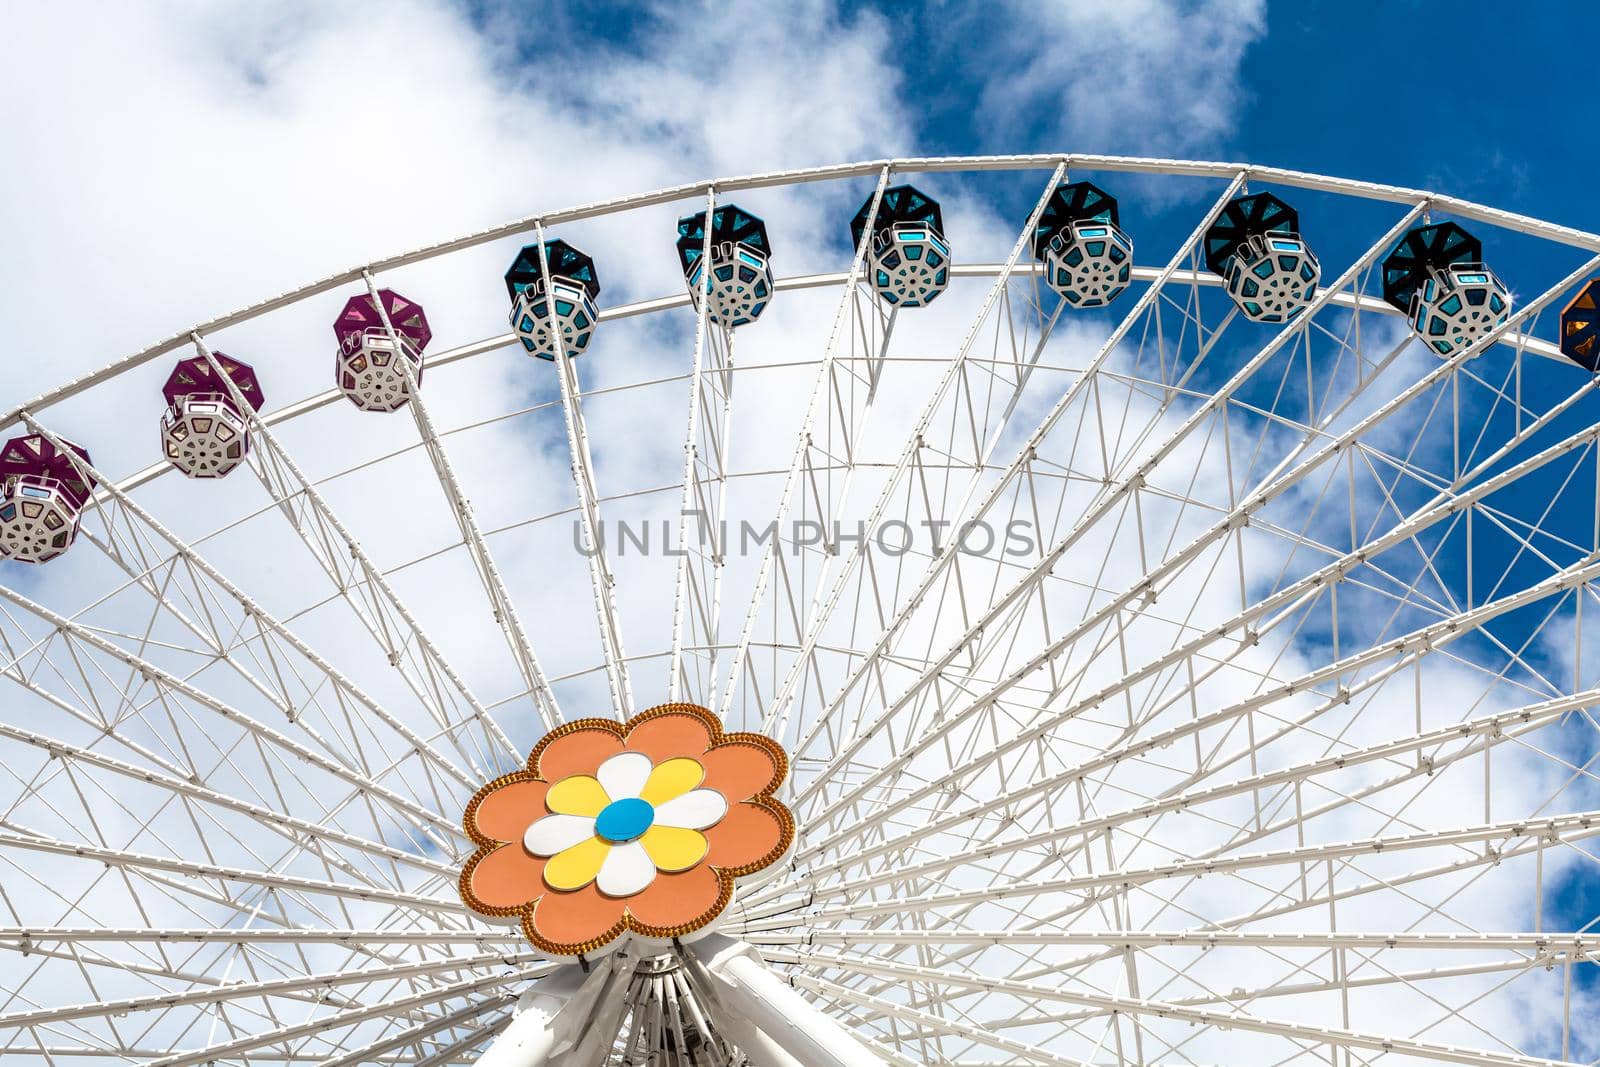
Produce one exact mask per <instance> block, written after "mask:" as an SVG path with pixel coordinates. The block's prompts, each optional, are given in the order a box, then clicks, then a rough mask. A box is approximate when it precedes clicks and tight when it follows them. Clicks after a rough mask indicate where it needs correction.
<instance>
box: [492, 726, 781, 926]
mask: <svg viewBox="0 0 1600 1067" xmlns="http://www.w3.org/2000/svg"><path fill="white" fill-rule="evenodd" d="M788 770H789V761H788V758H787V757H786V756H785V755H784V753H783V749H781V748H780V747H778V745H777V744H776V743H775V742H773V741H772V740H770V739H769V738H766V737H762V736H761V735H760V734H749V733H737V734H724V733H723V732H722V726H721V724H720V723H718V722H717V720H716V717H715V716H713V715H712V714H711V713H710V712H709V711H707V710H706V709H705V708H702V707H698V706H696V705H694V704H663V705H661V706H660V707H655V708H651V709H650V710H648V711H645V712H641V713H640V714H638V715H635V716H634V717H633V718H631V719H629V720H628V721H627V722H626V723H618V722H614V721H612V720H609V719H582V720H579V721H578V722H573V723H568V724H567V725H565V726H561V727H558V728H557V729H555V730H552V731H551V732H550V733H548V734H546V735H545V736H544V738H543V739H542V740H541V741H540V742H539V743H538V744H537V745H535V746H534V748H533V752H532V753H531V754H530V755H529V756H528V768H527V770H523V771H516V772H514V773H512V774H507V775H504V776H503V777H500V778H496V779H495V780H494V781H492V782H490V783H489V784H488V785H486V786H484V787H483V788H482V789H480V790H478V792H477V794H476V795H475V796H474V797H473V798H472V800H471V801H469V802H468V804H467V812H466V816H465V818H464V819H463V820H462V821H463V825H464V826H465V827H466V831H467V835H468V836H469V837H471V838H472V840H473V842H474V843H476V844H477V846H478V850H477V851H476V852H474V853H473V854H472V856H471V858H470V859H468V860H467V864H466V867H465V868H464V869H463V870H462V872H461V899H462V900H464V901H466V903H467V906H468V907H470V908H472V909H473V910H474V911H478V912H481V913H483V914H484V915H495V916H510V915H518V916H521V918H522V929H523V932H524V933H526V934H527V936H528V940H529V941H531V942H533V944H534V946H535V947H536V948H538V949H539V950H540V951H541V952H545V953H547V954H550V955H555V956H582V955H588V954H590V953H593V952H596V951H598V950H600V949H602V948H605V947H606V946H607V945H610V944H611V943H612V942H614V941H616V940H617V939H618V938H620V937H622V936H623V935H624V934H627V933H632V934H634V935H637V936H640V937H645V938H653V939H657V940H662V941H668V940H672V939H673V938H681V937H686V936H688V935H690V934H693V933H696V932H699V931H701V930H704V929H706V928H707V927H708V926H710V925H711V923H713V922H714V921H715V920H716V918H717V916H719V915H720V914H722V910H723V909H724V908H726V907H727V906H728V901H730V900H731V899H733V883H734V879H735V878H737V877H739V876H740V875H746V874H751V873H753V872H755V871H759V870H761V869H762V868H764V867H768V866H770V865H771V864H773V863H775V862H776V861H777V860H778V858H779V857H780V856H782V855H783V854H784V853H785V852H787V851H788V850H789V846H790V845H791V844H792V843H793V842H794V817H793V816H792V815H790V814H789V809H788V808H786V807H784V806H783V804H781V803H779V802H778V801H777V800H776V799H774V797H773V793H774V792H775V791H776V790H777V788H778V786H779V785H781V784H782V783H783V779H784V776H785V775H786V774H787V773H788Z"/></svg>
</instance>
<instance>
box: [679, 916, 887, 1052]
mask: <svg viewBox="0 0 1600 1067" xmlns="http://www.w3.org/2000/svg"><path fill="white" fill-rule="evenodd" d="M684 956H685V958H686V962H689V963H690V965H691V968H692V973H693V974H694V976H695V978H696V979H698V983H697V984H698V985H699V986H700V988H701V989H702V990H703V991H704V992H705V993H706V998H705V1007H706V1011H707V1013H708V1014H709V1015H710V1016H711V1021H712V1022H713V1023H714V1024H716V1027H717V1029H718V1030H719V1031H721V1032H722V1033H723V1034H724V1035H725V1036H726V1037H727V1038H728V1039H729V1040H731V1041H732V1042H733V1043H734V1044H735V1045H737V1046H738V1047H739V1048H741V1049H743V1050H744V1051H745V1054H746V1055H748V1056H750V1057H751V1059H752V1060H756V1059H757V1057H758V1056H760V1060H759V1062H762V1063H772V1064H773V1065H774V1067H788V1065H789V1064H790V1063H793V1064H795V1065H797V1067H884V1064H885V1063H886V1062H888V1061H886V1060H884V1059H883V1058H881V1057H880V1056H878V1055H876V1054H875V1053H873V1052H872V1051H871V1050H870V1049H869V1048H868V1047H867V1046H866V1044H865V1043H863V1042H862V1041H861V1039H860V1038H858V1037H857V1036H856V1035H855V1034H854V1033H852V1032H851V1031H850V1030H849V1029H848V1028H846V1027H845V1026H843V1025H842V1024H840V1023H839V1022H838V1021H837V1020H835V1019H833V1018H831V1017H829V1016H827V1015H825V1014H823V1013H822V1012H821V1011H819V1010H817V1007H816V1005H814V1004H812V1003H811V1002H810V1001H809V1000H807V999H806V998H805V997H803V996H801V995H800V994H799V993H797V992H795V990H794V988H793V987H792V986H790V985H789V984H788V983H786V982H784V981H783V980H782V979H781V978H779V977H778V976H777V975H776V974H774V973H773V971H772V969H771V968H770V967H768V966H767V964H766V961H765V960H763V959H762V958H761V956H760V955H759V954H758V953H757V952H756V950H755V949H754V948H752V947H751V946H749V945H747V944H745V943H744V942H743V941H735V940H733V939H732V938H729V937H724V936H722V935H720V934H711V935H709V936H707V937H704V938H702V939H700V940H698V941H695V942H694V943H693V944H691V945H689V946H688V947H687V951H686V952H685V953H684ZM774 1046H775V1047H774ZM780 1049H781V1050H782V1052H781V1058H780V1054H779V1051H778V1050H780ZM758 1050H759V1051H758ZM763 1054H764V1055H763Z"/></svg>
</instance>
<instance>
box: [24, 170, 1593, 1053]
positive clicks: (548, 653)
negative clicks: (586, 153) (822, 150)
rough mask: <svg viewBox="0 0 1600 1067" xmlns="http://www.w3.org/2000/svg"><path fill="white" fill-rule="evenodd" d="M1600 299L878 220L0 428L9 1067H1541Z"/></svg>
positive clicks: (1235, 209)
mask: <svg viewBox="0 0 1600 1067" xmlns="http://www.w3.org/2000/svg"><path fill="white" fill-rule="evenodd" d="M941 200H942V201H943V203H941ZM786 211H787V212H791V213H792V220H786V218H785V212H786ZM947 216H948V217H947ZM819 219H820V220H824V221H825V222H826V228H825V230H824V232H818V229H817V226H816V225H815V223H816V222H817V221H818V220H819ZM1174 219H1180V220H1181V221H1180V222H1178V223H1176V224H1175V223H1174V222H1173V220H1174ZM507 262H509V263H510V266H509V269H507V268H506V266H505V264H506V263H507ZM1597 276H1600V236H1596V235H1593V234H1588V233H1582V232H1578V231H1575V230H1572V229H1567V228H1564V227H1561V226H1558V225H1554V224H1551V223H1547V222H1542V221H1538V220H1534V219H1530V218H1526V217H1522V216H1519V215H1515V214H1510V213H1507V212H1504V211H1500V210H1496V209H1492V208H1486V207H1481V206H1478V205H1475V204H1471V203H1467V202H1464V201H1461V200H1457V199H1454V198H1451V197H1448V196H1444V195H1439V194H1434V193H1428V192H1422V191H1417V190H1409V189H1402V188H1394V187H1388V186H1381V185H1374V184H1368V183H1363V182H1356V181H1349V180H1344V179H1337V178H1328V177H1321V176H1316V175H1310V174H1304V173H1297V172H1291V171H1285V170H1280V169H1275V168H1271V167H1264V166H1255V165H1243V164H1224V163H1197V162H1183V161H1171V160H1151V159H1132V158H1120V157H1093V156H1077V155H1073V156H1014V157H982V158H938V159H902V160H893V161H875V162H867V163H859V164H848V165H841V166H834V167H825V168H818V169H812V170H804V171H790V172H784V173H774V174H766V175H759V176H754V177H743V178H734V179H719V180H715V181H707V182H700V183H695V184H691V185H685V186H681V187H676V188H670V189H663V190H658V191H655V192H648V193H642V194H639V195H636V196H630V197H625V198H621V199H616V200H609V201H605V202H601V203H595V204H591V205H588V206H584V207H579V208H575V209H571V210H562V211H548V212H544V213H541V214H539V215H537V216H534V217H530V218H524V219H519V220H516V221H513V222H511V223H508V224H506V225H504V226H500V227H497V228H495V229H493V230H488V231H483V232H480V233H475V234H469V235H467V236H464V237H461V238H457V239H453V240H450V241H446V242H442V243H440V244H437V245H433V246H430V247H427V248H423V249H421V250H419V251H416V252H413V253H408V254H405V255H401V256H396V257H393V258H390V259H387V260H382V261H376V262H373V263H369V264H366V265H364V266H361V267H358V268H355V269H352V270H348V271H345V272H343V273H341V274H337V275H334V276H331V277H327V278H324V279H321V280H319V281H316V282H314V283H311V284H309V285H306V286H304V287H302V288H300V289H297V290H294V291H292V292H289V293H286V294H284V295H282V296H279V297H275V298H273V299H270V300H266V301H263V302H262V303H260V304H257V305H254V306H251V307H248V308H245V309H243V310H241V311H239V312H236V313H233V314H230V315H227V316H224V317H222V318H219V319H217V320H215V321H212V322H208V323H204V324H200V325H197V326H194V327H192V328H188V329H183V330H181V331H179V332H177V333H175V334H174V335H173V336H172V337H171V338H169V339H167V340H164V341H162V342H160V343H158V344H156V345H153V346H152V347H150V348H148V349H145V350H144V351H141V352H138V353H135V354H133V355H131V356H128V357H126V358H123V359H120V360H117V361H115V362H113V363H111V364H109V365H107V366H106V367H105V368H104V369H103V370H100V371H98V372H95V373H93V374H90V375H87V376H85V377H83V378H80V379H78V380H75V381H71V382H68V383H66V384H64V385H62V386H61V387H59V388H57V389H54V390H52V391H51V392H49V393H47V394H45V395H43V396H40V397H37V398H34V399H31V400H26V401H25V402H24V401H21V400H20V398H15V397H12V398H6V400H7V402H6V405H5V406H6V410H5V412H4V414H3V415H0V423H3V425H0V430H3V431H4V433H3V440H4V443H3V449H0V479H3V498H0V560H3V562H0V661H3V664H4V673H5V676H6V679H7V684H6V685H5V688H4V692H5V698H4V700H3V702H0V756H3V758H0V767H3V775H0V778H3V782H0V802H3V806H0V811H3V815H0V961H3V962H0V994H3V995H0V1058H4V1059H5V1061H6V1062H7V1063H8V1064H9V1063H12V1062H15V1063H18V1064H23V1065H25V1064H73V1063H80V1062H104V1063H138V1064H149V1065H155V1064H161V1065H173V1067H175V1065H182V1064H224V1063H226V1064H235V1063H238V1064H274V1065H277V1064H282V1065H289V1064H304V1063H320V1064H460V1063H481V1064H485V1065H490V1067H535V1065H540V1064H573V1065H601V1064H622V1065H633V1067H658V1065H661V1067H664V1065H674V1067H679V1065H706V1067H737V1065H740V1064H752V1065H755V1067H762V1065H779V1067H785V1065H802V1067H836V1065H851V1067H856V1065H867V1064H902V1065H903V1064H946V1063H950V1064H1112V1063H1115V1064H1119V1065H1128V1064H1139V1065H1144V1064H1221V1063H1225V1064H1230V1065H1232V1064H1244V1063H1250V1064H1277V1065H1281V1064H1331V1065H1334V1067H1344V1065H1351V1064H1363V1063H1374V1062H1382V1063H1385V1064H1389V1063H1418V1064H1420V1063H1429V1064H1431V1063H1463V1064H1484V1065H1489V1064H1496V1065H1498V1064H1545V1063H1553V1062H1571V1063H1590V1062H1594V1061H1595V1060H1596V1058H1597V1057H1600V1024H1597V1023H1596V1022H1595V1019H1596V1018H1600V962H1597V958H1596V951H1597V942H1600V928H1597V926H1596V924H1597V923H1600V893H1597V889H1600V852H1597V850H1596V841H1597V838H1600V777H1597V766H1596V764H1597V761H1600V722H1597V721H1596V719H1595V717H1594V710H1595V708H1596V706H1597V705H1600V622H1597V621H1596V620H1595V618H1594V614H1595V608H1594V607H1591V606H1590V605H1592V604H1596V603H1597V596H1596V593H1597V587H1596V582H1597V581H1600V420H1597V414H1600V400H1597V399H1596V398H1595V397H1594V396H1592V395H1591V394H1592V393H1593V392H1594V391H1595V389H1596V382H1597V378H1596V376H1595V372H1596V370H1597V369H1600V351H1597V350H1596V348H1595V344H1596V337H1597V335H1600V313H1597V310H1596V300H1597V298H1600V281H1597V280H1595V279H1596V278H1597ZM612 279H621V281H620V282H618V281H613V280H612ZM608 290H610V291H611V292H613V293H621V294H622V295H621V297H620V298H618V297H616V296H610V298H609V299H607V296H608V295H609V294H608V292H607V291H608ZM1514 292H1515V295H1514ZM464 294H467V295H464ZM484 308H492V309H493V311H492V314H487V313H484V312H483V310H482V309H484ZM330 321H331V323H332V325H333V336H332V337H331V338H330V337H328V336H327V327H328V324H329V322H330ZM330 371H331V373H330ZM625 639H626V640H625Z"/></svg>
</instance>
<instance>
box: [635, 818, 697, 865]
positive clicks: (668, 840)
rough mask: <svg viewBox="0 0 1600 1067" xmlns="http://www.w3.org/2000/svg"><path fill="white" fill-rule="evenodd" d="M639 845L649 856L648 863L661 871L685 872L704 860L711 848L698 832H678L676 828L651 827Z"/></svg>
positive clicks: (640, 839)
mask: <svg viewBox="0 0 1600 1067" xmlns="http://www.w3.org/2000/svg"><path fill="white" fill-rule="evenodd" d="M639 843H640V844H641V845H643V846H644V850H645V851H646V852H647V853H649V854H650V862H651V863H654V864H655V865H656V868H657V869H658V870H663V871H686V870H688V869H689V868H690V867H693V866H694V865H695V864H697V863H699V862H700V861H701V860H703V859H705V858H706V851H707V850H708V849H709V848H710V847H711V846H710V845H709V844H708V843H707V841H706V835H705V834H703V833H701V832H700V831H699V830H680V829H679V828H678V827H676V826H652V827H650V829H648V830H646V831H645V832H644V836H643V837H641V838H639Z"/></svg>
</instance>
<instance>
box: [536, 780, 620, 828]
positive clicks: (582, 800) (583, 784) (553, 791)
mask: <svg viewBox="0 0 1600 1067" xmlns="http://www.w3.org/2000/svg"><path fill="white" fill-rule="evenodd" d="M609 803H611V798H610V797H608V796H606V791H605V789H604V788H603V787H602V786H601V785H600V780H599V779H598V778H593V777H590V776H589V775H587V774H574V775H571V776H569V777H566V778H563V779H561V781H559V782H557V783H556V784H555V785H553V786H551V787H550V791H549V792H548V793H546V794H545V795H544V805H545V807H547V808H549V809H550V810H551V811H553V812H556V813H557V814H560V815H587V816H588V817H589V818H591V819H592V818H594V817H595V816H596V815H599V814H600V809H601V808H603V807H605V806H606V805H607V804H609Z"/></svg>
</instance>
